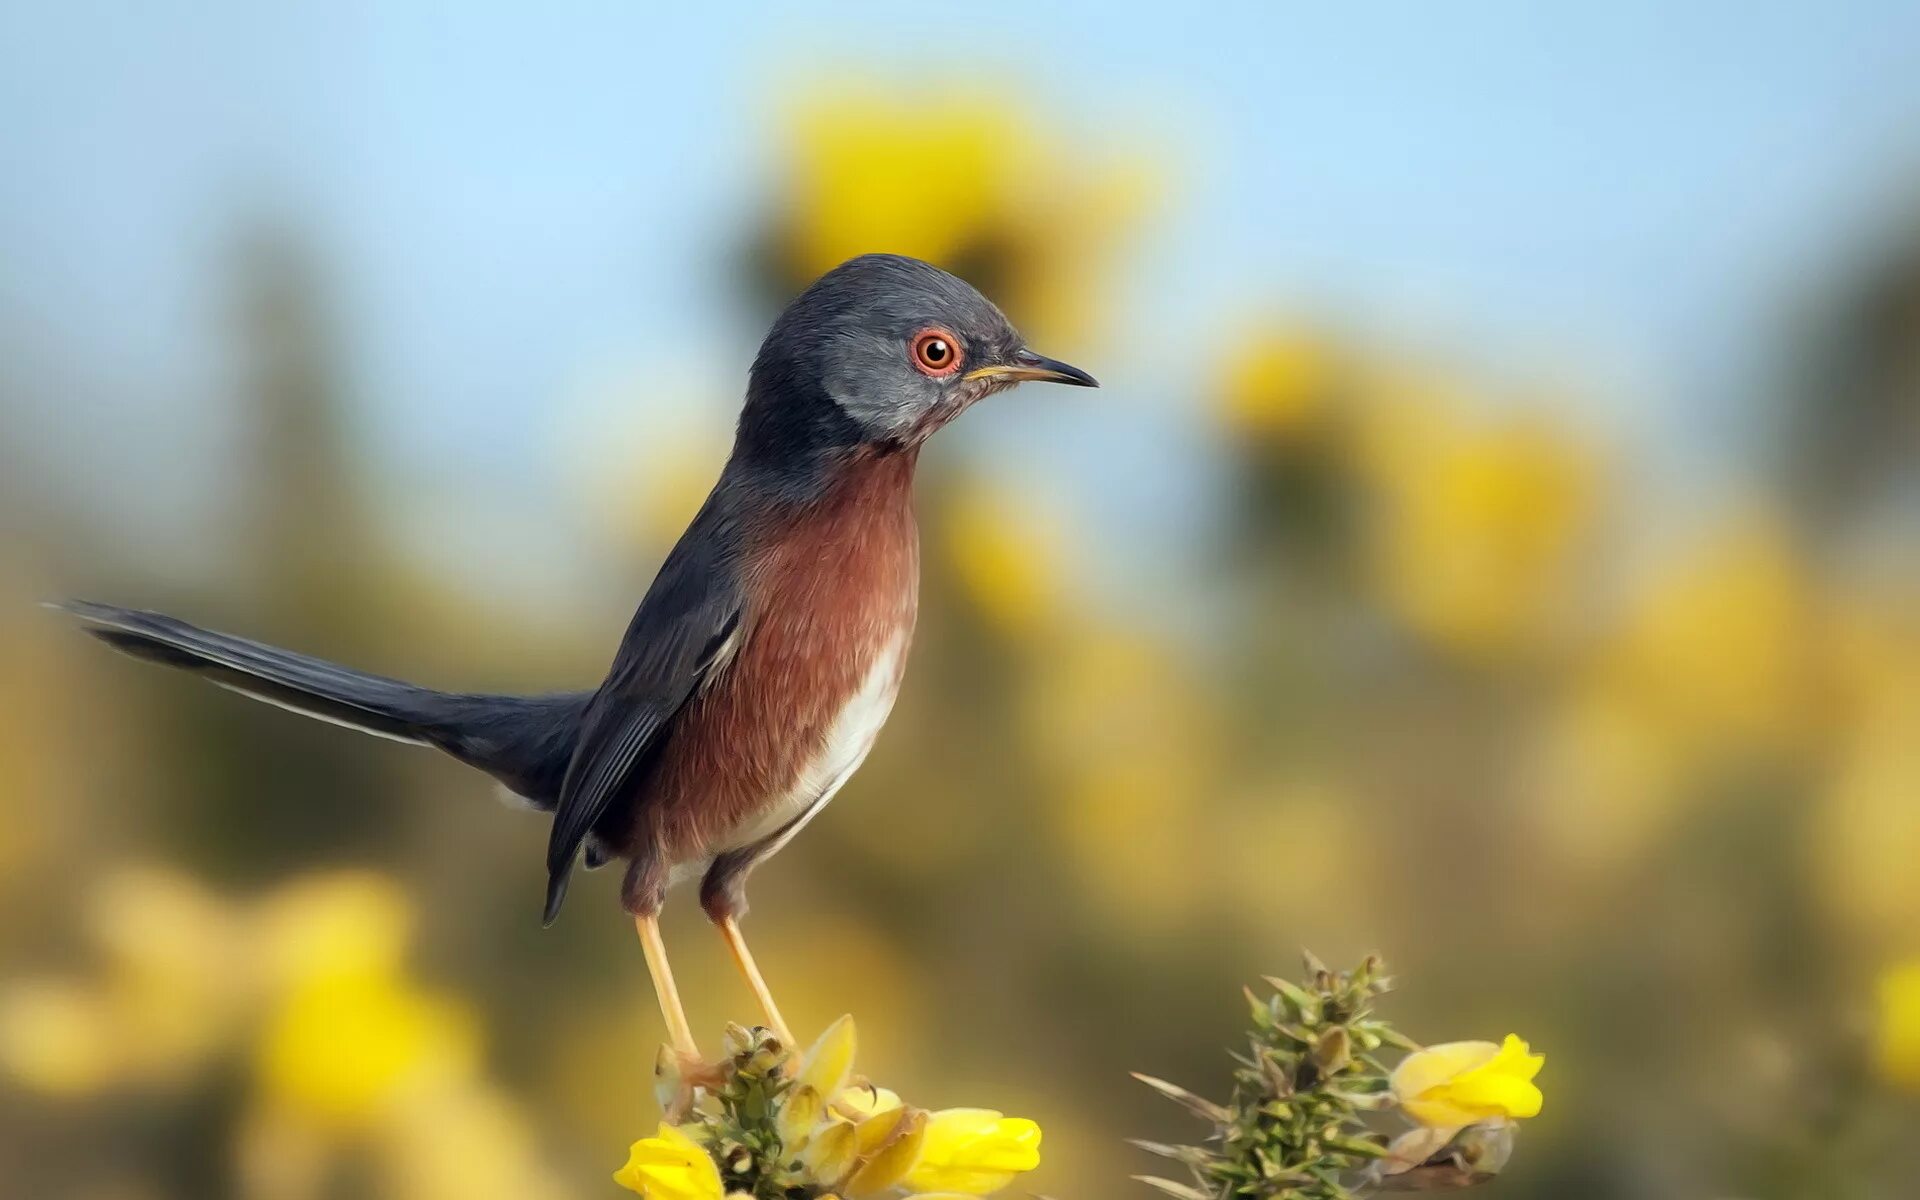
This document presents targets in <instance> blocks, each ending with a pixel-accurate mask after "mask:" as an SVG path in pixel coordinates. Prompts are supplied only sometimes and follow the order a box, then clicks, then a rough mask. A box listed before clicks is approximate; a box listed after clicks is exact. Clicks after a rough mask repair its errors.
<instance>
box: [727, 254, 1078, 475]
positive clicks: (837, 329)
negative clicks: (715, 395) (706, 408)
mask: <svg viewBox="0 0 1920 1200" xmlns="http://www.w3.org/2000/svg"><path fill="white" fill-rule="evenodd" d="M1029 380H1032V381H1039V382H1047V383H1070V384H1074V385H1076V386H1079V387H1098V386H1099V384H1098V383H1096V382H1095V381H1094V378H1093V376H1091V375H1089V374H1087V373H1086V372H1085V371H1082V370H1080V369H1079V368H1078V367H1070V366H1068V365H1067V364H1066V363H1063V362H1058V361H1056V360H1054V359H1051V358H1046V357H1043V356H1041V355H1039V354H1036V353H1034V352H1033V351H1032V350H1029V349H1028V348H1027V345H1026V342H1025V341H1024V340H1022V339H1021V337H1020V335H1019V333H1017V332H1015V330H1014V328H1013V326H1012V325H1011V324H1010V323H1009V322H1008V321H1007V318H1006V317H1005V316H1004V315H1002V313H1001V312H1000V310H999V309H998V308H995V307H994V305H993V303H992V302H991V301H989V300H988V299H987V298H986V297H985V296H982V295H981V294H980V293H979V292H977V291H975V290H974V289H973V287H972V286H971V285H970V284H968V283H966V282H965V281H964V280H961V279H958V278H956V277H955V276H953V275H949V274H948V273H947V272H945V271H942V270H941V269H940V268H938V267H935V266H932V265H931V264H928V263H924V262H921V261H920V260H918V259H913V258H904V257H902V256H900V255H897V254H866V255H862V256H861V257H859V258H855V259H850V260H848V261H847V262H844V263H842V264H840V265H839V266H837V267H835V268H834V269H833V270H831V271H829V272H827V273H826V274H825V275H823V276H821V277H820V278H819V279H818V280H817V281H816V282H815V283H814V284H813V286H812V287H809V288H808V289H807V290H806V291H805V292H802V293H801V294H800V296H799V297H798V298H796V299H795V300H794V301H793V303H791V304H789V305H788V306H787V308H786V311H784V312H782V313H781V314H780V317H779V319H778V320H776V321H775V322H774V323H773V329H772V330H771V331H770V332H769V333H768V334H767V340H766V341H765V342H763V343H762V344H761V346H760V354H759V357H758V358H757V359H755V361H754V364H753V378H752V382H751V384H750V386H749V388H748V395H747V410H746V412H745V414H743V417H742V431H743V433H744V432H746V431H747V429H748V426H749V423H750V422H762V423H766V424H768V425H770V426H772V427H774V428H777V429H783V430H785V431H786V432H787V433H789V434H790V435H799V434H801V433H802V432H803V431H806V432H809V433H811V435H812V437H813V438H815V439H817V438H818V437H820V436H822V435H827V434H832V435H835V436H836V440H848V439H850V440H853V441H857V442H865V443H895V444H900V445H917V444H918V443H919V442H921V441H923V440H924V439H925V438H926V437H927V436H928V435H930V434H932V433H933V431H934V430H936V429H939V428H940V427H941V426H942V425H945V424H946V423H947V422H948V421H951V420H952V419H953V418H954V417H955V416H958V415H959V414H960V413H961V412H962V411H963V410H965V409H966V407H967V406H968V405H970V404H972V403H973V402H974V401H976V400H978V399H980V398H981V397H983V396H986V395H989V394H990V393H993V392H997V391H1000V390H1002V389H1005V388H1009V387H1012V386H1014V385H1015V384H1018V383H1023V382H1026V381H1029Z"/></svg>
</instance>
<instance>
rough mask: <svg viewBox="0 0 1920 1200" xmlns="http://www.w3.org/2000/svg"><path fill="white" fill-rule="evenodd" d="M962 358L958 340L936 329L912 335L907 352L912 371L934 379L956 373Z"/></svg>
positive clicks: (944, 331) (962, 354) (923, 330)
mask: <svg viewBox="0 0 1920 1200" xmlns="http://www.w3.org/2000/svg"><path fill="white" fill-rule="evenodd" d="M964 357H966V356H965V354H964V353H962V351H961V349H960V339H959V338H957V337H954V336H953V335H952V334H951V333H948V332H947V331H946V330H944V329H940V328H938V327H935V328H932V329H922V330H921V331H920V332H919V333H916V334H914V335H913V344H912V345H911V346H909V347H908V351H907V359H908V361H910V362H912V363H913V368H914V370H916V371H918V372H920V373H921V374H922V375H930V376H932V377H933V378H935V379H944V378H946V377H947V376H949V375H951V374H953V373H954V372H955V371H958V370H959V369H960V360H961V359H962V358H964Z"/></svg>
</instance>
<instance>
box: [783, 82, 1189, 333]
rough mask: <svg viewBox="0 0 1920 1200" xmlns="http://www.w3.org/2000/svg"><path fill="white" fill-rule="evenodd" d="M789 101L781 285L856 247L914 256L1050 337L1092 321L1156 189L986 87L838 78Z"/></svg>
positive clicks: (1145, 173)
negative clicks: (906, 89)
mask: <svg viewBox="0 0 1920 1200" xmlns="http://www.w3.org/2000/svg"><path fill="white" fill-rule="evenodd" d="M785 111H786V117H787V119H786V121H785V124H786V128H785V129H784V130H783V131H782V137H781V145H782V148H783V149H784V150H785V152H786V153H785V158H786V162H785V165H784V169H783V171H782V174H783V179H782V182H781V184H780V192H781V195H780V205H779V208H780V214H781V215H780V218H779V221H778V224H777V225H776V226H775V228H774V229H773V230H771V231H770V232H771V234H772V236H771V239H770V242H771V245H770V246H769V247H768V249H769V250H770V251H771V254H772V260H771V262H770V264H769V265H770V266H772V267H774V268H775V270H776V272H777V273H778V275H779V276H780V277H781V278H782V279H784V280H785V282H786V283H787V284H789V285H792V286H798V285H801V284H804V283H805V282H807V281H809V280H811V279H812V278H813V277H814V276H816V275H818V274H820V273H821V272H822V271H825V270H827V269H829V268H831V267H833V266H834V265H835V264H837V263H839V262H841V261H842V260H843V259H847V258H850V257H852V256H853V255H856V254H864V253H867V252H869V251H875V250H884V251H891V252H894V253H898V254H908V255H912V256H913V257H915V258H924V259H926V260H927V261H929V262H933V263H937V264H940V265H942V266H946V267H950V268H953V269H956V270H959V271H960V272H962V273H963V274H965V275H967V277H968V278H970V279H972V280H973V281H974V282H976V283H980V284H983V285H984V286H986V287H987V288H988V289H989V290H990V291H991V292H992V293H993V294H994V296H995V297H996V298H997V299H1000V300H1002V301H1003V302H1004V303H1005V304H1006V307H1007V308H1008V310H1009V311H1010V312H1012V313H1014V314H1015V316H1016V317H1017V318H1018V319H1019V321H1020V323H1021V326H1022V328H1026V329H1028V331H1029V332H1032V333H1035V334H1036V335H1038V336H1040V337H1041V338H1042V340H1045V341H1046V342H1047V343H1048V344H1049V345H1061V344H1063V343H1064V342H1066V341H1070V340H1071V338H1072V335H1073V334H1074V333H1075V332H1076V331H1078V330H1080V329H1083V328H1086V327H1088V326H1090V325H1091V324H1092V321H1091V316H1092V307H1093V306H1092V305H1091V304H1090V303H1089V297H1098V296H1100V295H1101V294H1102V292H1103V289H1102V287H1101V283H1102V280H1103V277H1104V274H1105V268H1106V266H1107V265H1108V264H1109V263H1110V262H1111V261H1112V260H1113V259H1114V257H1115V255H1116V252H1117V251H1118V250H1120V249H1121V248H1122V246H1123V241H1122V235H1123V234H1125V233H1126V232H1128V231H1129V230H1130V229H1131V228H1132V227H1133V226H1134V225H1136V224H1137V223H1138V219H1139V217H1140V215H1141V214H1142V213H1143V212H1144V211H1145V210H1146V208H1147V207H1148V205H1149V204H1150V203H1151V200H1152V197H1153V193H1154V192H1155V191H1157V188H1156V187H1155V185H1154V184H1153V172H1151V171H1149V170H1145V169H1142V168H1141V167H1140V166H1138V165H1132V164H1128V163H1126V162H1112V163H1101V162H1092V161H1087V159H1086V158H1085V157H1084V156H1082V155H1081V154H1079V153H1078V152H1077V150H1078V147H1077V146H1075V145H1068V144H1064V143H1063V141H1062V140H1061V139H1058V138H1055V137H1051V136H1048V135H1047V133H1046V132H1045V131H1043V130H1041V129H1039V128H1037V127H1036V126H1035V125H1034V123H1033V122H1032V121H1031V120H1030V119H1029V115H1028V114H1027V112H1026V111H1025V110H1024V109H1022V108H1020V107H1018V106H1016V105H1013V104H1010V103H1008V102H1007V100H1006V99H1005V97H1004V96H1001V95H997V94H994V93H992V92H991V91H988V90H982V89H978V88H940V87H937V86H936V87H935V88H933V89H932V90H930V91H927V90H923V91H921V92H920V94H919V96H917V97H911V96H905V95H899V94H895V93H893V92H891V91H890V90H889V89H887V88H884V87H879V86H872V85H863V84H861V83H859V82H850V81H846V80H841V81H837V82H836V83H835V84H834V85H831V86H830V87H828V88H825V89H816V90H815V91H814V93H813V94H812V95H810V96H809V95H806V94H804V93H803V94H802V95H801V97H800V99H799V101H798V102H797V103H792V104H788V105H787V106H786V110H785ZM930 131H937V139H938V147H939V149H938V152H936V153H929V152H928V145H929V141H928V139H929V132H930Z"/></svg>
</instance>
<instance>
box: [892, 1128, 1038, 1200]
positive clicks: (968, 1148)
mask: <svg viewBox="0 0 1920 1200" xmlns="http://www.w3.org/2000/svg"><path fill="white" fill-rule="evenodd" d="M1039 1165H1040V1127H1039V1126H1038V1125H1035V1124H1034V1123H1033V1122H1032V1121H1029V1120H1026V1119H1025V1118H1023V1117H1007V1116H1003V1115H1001V1114H1000V1113H997V1112H994V1111H993V1110H992V1109H987V1108H949V1109H946V1110H944V1111H941V1112H937V1113H934V1114H933V1115H932V1116H931V1117H929V1118H928V1119H927V1133H926V1138H925V1139H924V1141H923V1143H922V1145H921V1148H920V1159H919V1161H918V1162H916V1163H915V1164H914V1166H913V1169H912V1170H911V1171H909V1172H907V1186H908V1187H911V1188H916V1189H918V1190H921V1191H930V1192H934V1191H937V1192H958V1193H961V1194H962V1195H967V1196H986V1195H990V1194H992V1193H994V1192H997V1191H999V1190H1000V1189H1001V1188H1003V1187H1005V1186H1007V1185H1008V1184H1009V1183H1012V1182H1013V1178H1014V1176H1016V1175H1019V1174H1020V1173H1021V1172H1023V1171H1031V1170H1033V1169H1034V1168H1035V1167H1037V1166H1039Z"/></svg>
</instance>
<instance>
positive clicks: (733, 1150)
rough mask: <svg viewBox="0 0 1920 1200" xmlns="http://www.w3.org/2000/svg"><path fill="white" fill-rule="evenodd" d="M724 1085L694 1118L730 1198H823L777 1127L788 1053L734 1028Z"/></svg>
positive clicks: (753, 1032) (759, 1034) (757, 1032)
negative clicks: (736, 1195)
mask: <svg viewBox="0 0 1920 1200" xmlns="http://www.w3.org/2000/svg"><path fill="white" fill-rule="evenodd" d="M726 1052H727V1053H726V1057H725V1059H723V1060H722V1062H721V1064H720V1072H719V1076H720V1077H719V1080H718V1082H717V1085H716V1086H714V1087H713V1089H712V1090H711V1091H709V1092H707V1093H706V1094H705V1096H704V1098H703V1100H702V1102H701V1104H700V1105H699V1107H698V1108H697V1109H696V1110H695V1111H694V1112H693V1113H692V1114H691V1115H690V1123H691V1125H692V1126H693V1127H694V1128H697V1130H698V1133H697V1134H696V1140H698V1141H699V1142H700V1143H701V1144H702V1145H703V1146H705V1147H706V1149H707V1153H708V1154H710V1155H711V1156H712V1158H713V1161H714V1163H715V1164H716V1165H717V1166H718V1167H719V1168H720V1179H721V1182H722V1183H723V1184H724V1185H725V1189H726V1191H727V1193H728V1194H730V1195H731V1194H733V1193H743V1194H745V1195H748V1196H753V1197H755V1198H756V1200H791V1198H793V1197H809V1196H814V1195H817V1194H818V1193H819V1190H820V1189H818V1188H817V1187H815V1186H814V1185H813V1184H812V1183H811V1181H809V1180H807V1179H806V1178H805V1173H804V1172H803V1171H801V1170H800V1169H799V1165H798V1164H797V1163H794V1162H791V1161H789V1160H790V1158H791V1156H790V1155H788V1154H787V1152H786V1149H785V1147H784V1145H783V1144H782V1141H781V1137H780V1129H779V1126H778V1123H777V1117H778V1114H779V1106H780V1099H781V1097H782V1095H783V1094H784V1093H785V1092H786V1091H787V1089H788V1088H789V1087H791V1086H792V1081H791V1079H790V1078H789V1077H788V1074H787V1072H786V1071H785V1069H784V1068H785V1067H786V1064H787V1060H788V1057H789V1051H788V1050H787V1048H786V1047H785V1046H783V1045H782V1044H781V1043H780V1042H779V1040H778V1039H776V1038H775V1037H774V1036H773V1035H772V1034H771V1033H769V1032H768V1031H766V1030H765V1029H760V1028H755V1029H745V1028H743V1027H741V1026H738V1025H732V1026H729V1027H728V1029H727V1037H726Z"/></svg>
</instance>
